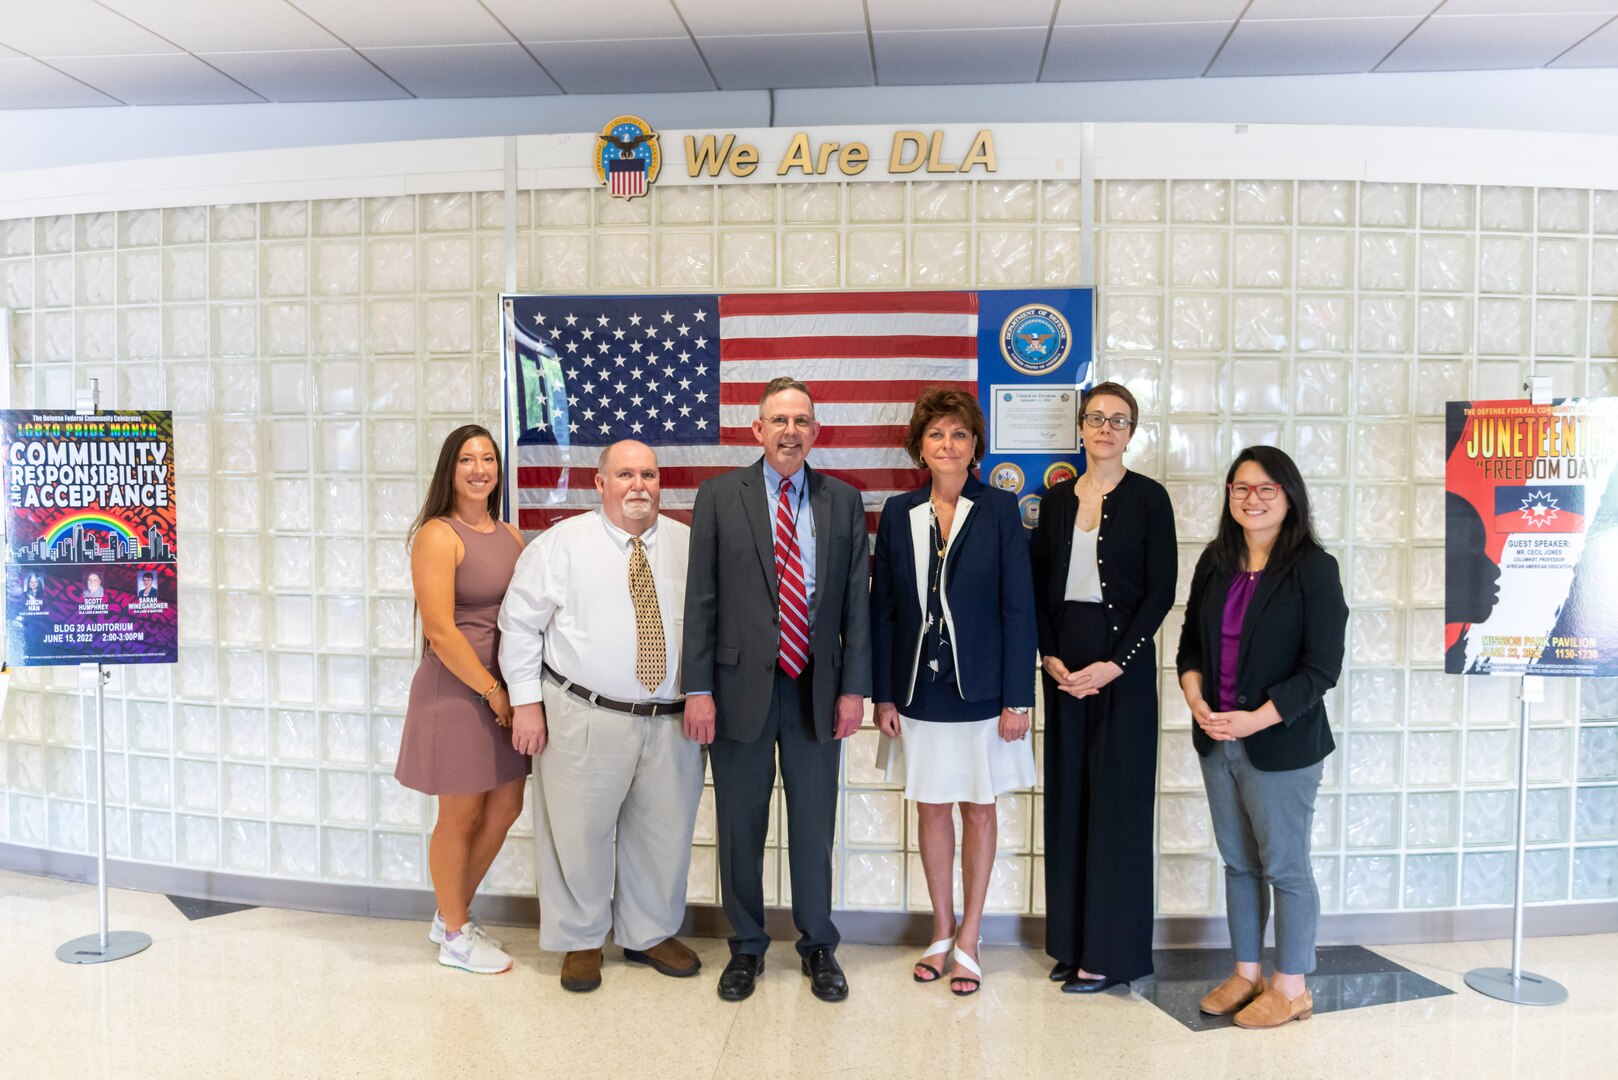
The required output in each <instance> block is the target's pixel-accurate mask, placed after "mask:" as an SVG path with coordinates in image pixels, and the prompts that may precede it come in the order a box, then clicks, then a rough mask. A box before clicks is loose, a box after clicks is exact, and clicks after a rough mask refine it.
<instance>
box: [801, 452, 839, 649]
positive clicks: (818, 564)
mask: <svg viewBox="0 0 1618 1080" xmlns="http://www.w3.org/2000/svg"><path fill="white" fill-rule="evenodd" d="M803 471H804V475H805V476H807V477H808V478H809V479H808V484H809V512H810V513H811V514H812V515H814V517H813V519H812V521H813V524H812V525H811V528H812V529H813V530H814V537H815V599H814V603H813V604H811V605H810V611H809V621H810V622H811V623H812V622H813V621H814V618H815V612H816V611H818V610H820V598H821V596H822V595H824V594H825V591H826V574H827V572H828V571H827V567H828V566H829V565H830V563H831V550H830V548H831V543H830V541H831V535H832V528H831V525H832V520H831V489H830V488H828V487H826V481H825V480H824V479H823V478H822V477H821V475H820V474H819V473H817V472H815V470H813V469H811V468H810V467H809V465H808V463H807V462H805V463H804V466H803ZM822 525H824V526H826V529H825V533H826V535H825V536H822V535H820V534H821V528H820V527H821V526H822Z"/></svg>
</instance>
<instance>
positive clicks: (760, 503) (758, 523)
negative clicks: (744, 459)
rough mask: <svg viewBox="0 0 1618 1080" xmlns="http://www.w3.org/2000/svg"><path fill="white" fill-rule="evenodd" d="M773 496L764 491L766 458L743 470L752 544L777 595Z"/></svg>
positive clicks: (744, 493)
mask: <svg viewBox="0 0 1618 1080" xmlns="http://www.w3.org/2000/svg"><path fill="white" fill-rule="evenodd" d="M770 502H771V500H770V496H769V492H767V491H765V490H764V459H763V458H759V459H758V461H757V462H755V463H753V464H752V465H749V466H748V467H747V468H746V469H744V470H743V471H742V510H743V512H744V513H746V514H747V523H748V525H750V526H751V527H752V529H753V543H754V545H755V546H756V547H757V548H758V561H759V563H760V564H762V565H763V567H764V579H765V580H766V581H768V582H769V583H770V595H771V596H775V595H777V594H778V592H779V590H780V585H779V584H778V583H777V582H776V580H775V537H774V534H772V533H771V532H770Z"/></svg>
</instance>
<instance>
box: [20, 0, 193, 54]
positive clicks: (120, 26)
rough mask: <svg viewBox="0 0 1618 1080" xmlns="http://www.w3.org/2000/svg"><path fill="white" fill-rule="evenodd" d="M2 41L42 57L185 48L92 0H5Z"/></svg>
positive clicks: (175, 50) (21, 50) (166, 50)
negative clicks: (176, 46)
mask: <svg viewBox="0 0 1618 1080" xmlns="http://www.w3.org/2000/svg"><path fill="white" fill-rule="evenodd" d="M0 45H8V46H10V47H11V48H13V49H16V50H17V51H18V52H24V53H27V54H28V55H30V56H37V57H40V58H42V59H49V58H51V57H53V56H113V55H117V54H120V53H164V52H170V53H171V52H178V51H179V50H178V49H176V48H175V47H174V46H173V45H170V44H169V43H168V42H166V41H164V40H163V39H162V38H160V37H158V36H157V35H156V34H153V33H151V32H150V31H147V30H142V29H141V28H140V27H138V26H136V25H135V24H134V23H132V22H130V21H129V20H128V19H126V18H124V17H123V16H122V15H119V14H117V13H116V12H112V11H108V10H107V9H106V8H104V7H102V6H101V5H100V4H96V3H92V2H91V0H0Z"/></svg>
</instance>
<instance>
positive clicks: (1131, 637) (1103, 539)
mask: <svg viewBox="0 0 1618 1080" xmlns="http://www.w3.org/2000/svg"><path fill="white" fill-rule="evenodd" d="M1075 482H1076V481H1074V480H1064V481H1063V482H1062V483H1060V484H1057V485H1056V486H1055V487H1053V488H1051V489H1050V490H1049V491H1047V492H1046V493H1045V498H1044V500H1043V501H1042V502H1041V503H1040V506H1039V528H1037V529H1035V530H1034V546H1033V563H1034V597H1035V601H1034V606H1035V608H1036V611H1037V614H1038V619H1039V651H1040V652H1042V653H1044V654H1045V655H1046V656H1055V655H1057V649H1056V630H1057V627H1059V626H1061V625H1062V605H1063V604H1064V603H1065V602H1066V601H1064V600H1063V599H1062V594H1063V593H1065V592H1066V591H1067V564H1068V560H1069V559H1071V558H1072V556H1073V523H1074V521H1075V520H1076V519H1077V518H1078V515H1079V497H1078V495H1076V494H1075V493H1074V487H1073V486H1074V484H1075ZM1096 557H1097V559H1098V560H1099V565H1098V566H1097V569H1098V570H1100V571H1101V601H1102V603H1104V604H1106V605H1107V606H1106V609H1105V610H1106V613H1107V617H1108V618H1107V626H1108V628H1109V629H1108V632H1107V659H1109V660H1111V661H1112V662H1113V663H1115V664H1117V665H1118V666H1119V667H1121V668H1128V667H1129V665H1130V664H1131V663H1134V662H1137V661H1139V662H1143V663H1149V662H1150V661H1151V659H1152V656H1153V650H1152V637H1153V636H1154V635H1155V634H1156V633H1157V628H1158V627H1159V626H1161V625H1163V617H1164V616H1165V615H1167V614H1168V613H1169V608H1171V607H1173V606H1174V582H1175V578H1176V577H1177V576H1178V575H1179V572H1180V554H1179V549H1178V547H1177V546H1176V543H1175V535H1174V507H1173V505H1171V504H1170V503H1169V493H1168V492H1167V491H1164V490H1163V485H1162V484H1159V483H1158V482H1157V481H1156V480H1153V479H1152V478H1151V477H1149V476H1142V475H1141V474H1140V473H1137V472H1126V473H1125V474H1124V478H1123V479H1122V480H1120V481H1119V482H1118V486H1117V487H1115V488H1113V489H1112V490H1111V491H1109V492H1108V493H1107V494H1106V495H1104V496H1102V499H1101V534H1100V536H1098V537H1097V538H1096Z"/></svg>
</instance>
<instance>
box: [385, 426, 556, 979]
mask: <svg viewBox="0 0 1618 1080" xmlns="http://www.w3.org/2000/svg"><path fill="white" fill-rule="evenodd" d="M503 475H504V473H503V471H502V467H501V463H500V451H499V449H498V448H497V447H496V446H495V442H494V437H493V436H492V435H490V434H489V432H488V430H487V429H486V428H483V427H480V426H478V425H476V424H467V425H466V426H464V427H460V428H456V429H455V430H454V431H452V432H450V434H449V436H448V437H447V438H446V439H445V440H444V446H443V448H442V449H441V450H440V451H439V454H438V465H437V467H436V468H435V469H434V470H433V479H432V483H431V484H430V485H429V486H428V489H427V499H426V502H425V503H424V504H423V506H422V508H421V513H419V514H418V515H416V520H415V522H414V523H413V524H412V526H411V529H410V540H409V543H410V576H411V580H412V582H413V584H414V587H415V592H416V607H417V609H418V610H419V611H420V613H421V624H422V630H423V633H424V634H425V636H426V648H425V650H424V652H423V655H422V658H421V667H420V668H418V669H417V671H416V677H415V679H414V680H412V681H411V683H410V704H409V707H408V710H407V711H406V713H405V727H404V737H403V739H402V740H401V742H400V746H399V764H398V767H397V768H396V769H395V770H394V776H396V777H397V778H398V780H399V782H400V783H401V784H403V785H404V786H405V787H408V788H413V789H415V790H416V791H420V792H423V793H425V794H428V795H436V796H438V820H437V823H436V824H435V825H434V826H433V836H432V841H431V843H430V844H429V845H428V849H427V862H428V868H429V870H430V872H431V873H432V878H433V892H434V893H435V894H436V895H437V898H438V914H436V915H435V916H434V917H433V925H432V929H431V930H430V931H429V932H428V939H429V940H430V941H432V942H434V943H435V944H437V945H438V962H439V963H440V964H443V965H445V966H446V967H454V968H460V969H462V970H464V971H472V972H477V973H479V974H493V973H496V972H501V971H505V970H507V969H509V968H510V967H511V957H509V956H507V955H506V953H505V952H504V951H502V950H501V948H500V945H499V943H498V942H496V941H494V940H493V939H491V938H490V937H489V936H488V935H487V934H485V933H484V932H483V928H482V927H480V926H479V925H478V924H477V923H476V922H474V921H473V920H472V916H471V913H470V912H469V911H468V907H469V905H470V904H471V902H472V896H473V894H474V893H476V892H477V888H478V885H479V883H480V882H482V880H483V875H484V874H486V873H488V871H489V866H490V864H491V863H493V862H494V857H495V856H496V855H497V854H499V852H500V846H501V845H502V844H503V843H504V842H505V839H506V830H508V829H510V828H511V824H512V822H514V821H516V820H517V815H519V814H520V813H522V800H523V788H524V786H525V784H526V783H527V780H528V772H529V760H528V758H527V757H526V756H525V755H523V754H519V753H518V752H517V751H516V750H514V749H512V746H511V731H510V727H511V702H510V700H509V699H508V698H507V696H506V688H505V684H504V683H502V682H501V680H500V668H499V659H498V658H499V631H498V629H497V627H496V619H497V618H498V616H499V614H500V601H501V600H502V599H504V598H505V595H506V586H507V585H508V584H510V582H511V575H512V571H513V570H514V569H515V568H516V565H517V556H518V555H520V554H521V553H522V548H523V543H522V535H521V534H520V533H519V532H517V530H516V529H515V528H514V527H513V526H511V525H510V524H508V523H506V522H503V521H501V520H500V517H499V515H500V505H501V502H500V489H501V478H502V477H503Z"/></svg>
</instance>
